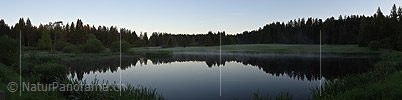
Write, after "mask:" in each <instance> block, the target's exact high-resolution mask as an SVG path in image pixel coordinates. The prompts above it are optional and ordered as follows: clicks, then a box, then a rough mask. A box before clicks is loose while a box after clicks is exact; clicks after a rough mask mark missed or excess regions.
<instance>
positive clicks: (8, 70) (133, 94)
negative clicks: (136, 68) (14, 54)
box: [0, 53, 164, 100]
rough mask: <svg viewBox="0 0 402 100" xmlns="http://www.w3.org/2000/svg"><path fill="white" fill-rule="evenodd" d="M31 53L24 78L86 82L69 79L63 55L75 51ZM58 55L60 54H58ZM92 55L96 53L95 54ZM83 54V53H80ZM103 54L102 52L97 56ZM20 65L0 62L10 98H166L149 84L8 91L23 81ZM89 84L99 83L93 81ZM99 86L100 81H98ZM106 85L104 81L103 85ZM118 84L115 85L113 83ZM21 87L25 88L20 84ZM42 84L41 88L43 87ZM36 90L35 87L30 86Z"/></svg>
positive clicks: (0, 79)
mask: <svg viewBox="0 0 402 100" xmlns="http://www.w3.org/2000/svg"><path fill="white" fill-rule="evenodd" d="M43 54H45V55H41V54H39V53H35V54H27V55H24V57H23V58H22V59H23V62H22V70H21V72H22V74H21V81H22V82H25V83H27V82H29V83H38V82H39V83H40V84H46V83H47V84H49V83H52V82H59V83H61V84H72V83H73V84H81V83H82V82H83V81H78V80H70V79H67V77H66V75H67V72H68V71H67V69H66V67H65V66H64V65H63V64H61V61H62V58H61V57H67V56H71V54H48V53H43ZM56 55H57V56H56ZM91 55H92V54H91ZM80 56H81V55H80ZM95 56H101V55H95ZM19 76H20V75H19V67H18V66H6V65H4V64H1V63H0V90H3V91H4V92H5V94H6V100H66V99H80V100H92V99H94V98H95V99H96V98H98V99H107V100H113V99H135V100H148V99H152V100H163V99H164V98H163V97H162V96H161V95H160V94H159V93H157V92H156V90H155V89H149V88H146V87H132V86H127V87H126V89H125V91H123V92H122V95H124V96H120V92H116V91H110V92H109V91H106V92H105V91H23V92H22V93H21V96H20V94H19V91H17V92H10V91H8V88H7V86H8V84H9V83H10V82H16V83H17V85H21V84H20V83H19V79H20V77H19ZM89 83H98V82H96V81H92V82H89ZM94 85H96V84H94ZM102 85H103V84H102ZM112 86H115V85H112V84H111V86H110V87H112ZM19 88H21V87H19ZM39 88H40V87H37V89H39ZM30 89H32V88H30Z"/></svg>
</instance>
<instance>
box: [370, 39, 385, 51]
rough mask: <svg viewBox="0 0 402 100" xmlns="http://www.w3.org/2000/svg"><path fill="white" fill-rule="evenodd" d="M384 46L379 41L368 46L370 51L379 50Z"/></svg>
mask: <svg viewBox="0 0 402 100" xmlns="http://www.w3.org/2000/svg"><path fill="white" fill-rule="evenodd" d="M381 46H382V44H381V43H380V42H378V41H371V42H370V43H369V45H368V47H369V49H370V50H379V49H380V48H381Z"/></svg>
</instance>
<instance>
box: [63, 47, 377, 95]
mask: <svg viewBox="0 0 402 100" xmlns="http://www.w3.org/2000/svg"><path fill="white" fill-rule="evenodd" d="M379 59H380V58H379V55H372V54H323V56H322V57H321V64H322V68H321V76H322V82H324V81H325V80H333V79H337V78H339V77H342V76H345V75H348V74H354V73H362V72H365V71H367V70H369V69H370V68H368V67H372V64H373V63H375V62H376V61H378V60H379ZM64 63H65V65H66V66H67V67H68V68H69V70H70V73H69V75H68V76H69V78H72V79H78V80H86V81H92V80H94V79H95V78H96V79H98V80H101V81H103V80H105V81H109V83H114V82H116V83H118V82H119V81H120V74H121V80H122V83H123V84H125V85H127V84H129V85H131V86H144V87H147V88H156V90H157V92H158V93H161V94H162V95H163V96H164V97H166V98H167V99H170V100H183V99H187V100H189V99H191V100H228V99H229V100H230V99H233V98H238V99H240V100H244V99H250V98H251V97H252V96H253V93H256V92H257V91H258V93H259V95H260V96H266V95H270V96H276V95H279V94H280V93H281V92H287V91H288V92H289V93H290V94H292V95H293V98H294V99H311V98H312V97H311V95H310V88H313V87H318V86H319V85H320V80H321V78H320V56H319V55H318V54H259V53H222V54H221V55H219V53H197V52H182V53H174V54H173V55H171V56H167V57H138V56H128V55H123V56H122V61H121V63H122V67H120V62H119V58H117V60H116V57H109V58H108V57H105V58H102V59H101V60H100V61H98V60H77V61H69V62H64ZM120 71H121V72H120ZM220 89H221V91H220ZM220 93H221V94H220ZM220 95H221V96H220Z"/></svg>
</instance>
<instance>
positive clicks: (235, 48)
mask: <svg viewBox="0 0 402 100" xmlns="http://www.w3.org/2000/svg"><path fill="white" fill-rule="evenodd" d="M221 48H222V52H245V53H319V52H320V45H301V44H242V45H223V46H222V47H221ZM321 48H322V52H323V53H380V52H386V51H388V50H385V49H381V50H379V51H372V50H369V49H368V48H367V47H358V46H357V45H322V47H321ZM219 50H220V46H205V47H174V48H132V49H130V50H129V51H131V52H154V51H170V52H219Z"/></svg>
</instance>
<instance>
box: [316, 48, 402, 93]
mask: <svg viewBox="0 0 402 100" xmlns="http://www.w3.org/2000/svg"><path fill="white" fill-rule="evenodd" d="M382 59H383V60H382V61H380V62H378V63H376V64H375V65H374V66H375V67H374V69H372V70H371V71H368V72H365V73H362V74H355V75H349V76H346V77H344V78H342V79H338V80H328V81H326V82H325V83H324V86H323V87H322V91H321V92H322V94H321V96H320V91H319V87H316V88H312V89H311V92H312V95H313V97H314V99H318V100H328V99H330V100H356V99H363V100H368V99H369V100H384V99H385V100H396V99H400V98H402V78H401V77H402V53H401V52H396V51H394V52H392V53H390V52H382Z"/></svg>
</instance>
